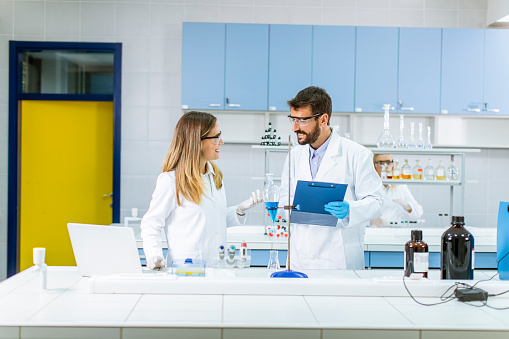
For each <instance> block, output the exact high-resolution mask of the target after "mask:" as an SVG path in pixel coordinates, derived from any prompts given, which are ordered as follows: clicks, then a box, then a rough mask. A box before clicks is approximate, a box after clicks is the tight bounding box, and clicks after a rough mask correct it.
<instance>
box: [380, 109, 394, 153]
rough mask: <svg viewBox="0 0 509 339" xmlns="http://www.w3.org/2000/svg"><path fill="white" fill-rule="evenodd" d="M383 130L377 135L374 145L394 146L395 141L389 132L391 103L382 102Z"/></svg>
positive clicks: (381, 146) (382, 146)
mask: <svg viewBox="0 0 509 339" xmlns="http://www.w3.org/2000/svg"><path fill="white" fill-rule="evenodd" d="M383 109H384V130H383V131H382V133H381V134H380V136H379V137H378V141H377V142H376V146H377V147H378V148H394V147H395V146H396V143H395V142H394V138H393V137H392V134H391V132H389V110H390V109H391V105H389V104H384V106H383Z"/></svg>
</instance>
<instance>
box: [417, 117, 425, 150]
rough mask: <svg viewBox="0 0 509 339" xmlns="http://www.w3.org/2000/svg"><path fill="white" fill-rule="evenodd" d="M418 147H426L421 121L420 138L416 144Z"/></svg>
mask: <svg viewBox="0 0 509 339" xmlns="http://www.w3.org/2000/svg"><path fill="white" fill-rule="evenodd" d="M415 146H416V147H417V148H418V149H424V140H423V139H422V122H420V123H419V140H417V145H415Z"/></svg>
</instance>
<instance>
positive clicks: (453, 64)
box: [440, 28, 484, 114]
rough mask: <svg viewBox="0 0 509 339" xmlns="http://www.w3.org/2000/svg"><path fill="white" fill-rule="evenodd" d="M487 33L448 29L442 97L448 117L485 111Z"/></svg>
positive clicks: (443, 61)
mask: <svg viewBox="0 0 509 339" xmlns="http://www.w3.org/2000/svg"><path fill="white" fill-rule="evenodd" d="M483 65H484V30H482V29H458V28H444V29H443V38H442V94H441V98H442V99H441V108H440V109H441V111H442V113H444V114H479V113H480V112H481V109H482V108H483V107H482V106H483V105H482V103H483V74H484V71H483Z"/></svg>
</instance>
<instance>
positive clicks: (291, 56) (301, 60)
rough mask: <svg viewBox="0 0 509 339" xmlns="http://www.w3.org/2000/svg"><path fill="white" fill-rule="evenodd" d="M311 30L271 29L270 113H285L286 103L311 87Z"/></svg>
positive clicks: (291, 26)
mask: <svg viewBox="0 0 509 339" xmlns="http://www.w3.org/2000/svg"><path fill="white" fill-rule="evenodd" d="M312 30H313V26H299V25H270V56H269V110H271V111H288V110H289V108H288V105H287V103H286V102H287V100H290V99H292V98H294V97H295V95H296V94H297V93H298V92H299V91H300V90H302V89H304V88H306V87H308V86H310V85H311V48H312V47H311V45H312V43H311V42H312Z"/></svg>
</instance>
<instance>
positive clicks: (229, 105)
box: [228, 104, 240, 107]
mask: <svg viewBox="0 0 509 339" xmlns="http://www.w3.org/2000/svg"><path fill="white" fill-rule="evenodd" d="M228 107H240V104H228Z"/></svg>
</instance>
